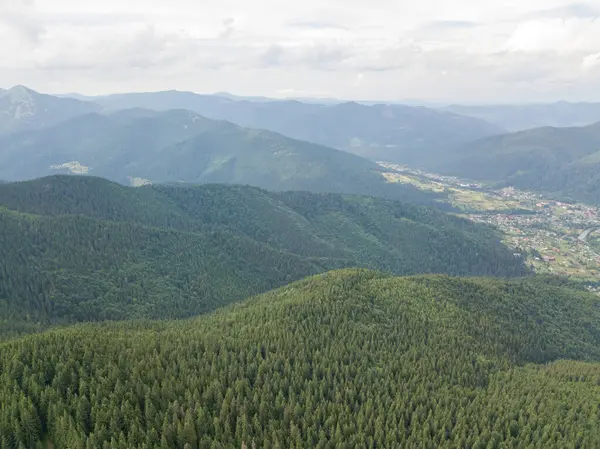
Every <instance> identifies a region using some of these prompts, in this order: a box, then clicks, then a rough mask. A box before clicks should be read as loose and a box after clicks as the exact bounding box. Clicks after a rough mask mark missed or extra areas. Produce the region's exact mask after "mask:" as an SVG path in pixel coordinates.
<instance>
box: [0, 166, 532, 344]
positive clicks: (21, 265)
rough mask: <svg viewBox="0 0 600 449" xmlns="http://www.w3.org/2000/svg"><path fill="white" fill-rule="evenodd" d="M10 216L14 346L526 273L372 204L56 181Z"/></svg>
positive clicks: (485, 239)
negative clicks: (82, 326) (405, 278)
mask: <svg viewBox="0 0 600 449" xmlns="http://www.w3.org/2000/svg"><path fill="white" fill-rule="evenodd" d="M0 206H2V208H0V222H1V226H0V243H1V247H2V248H3V257H2V259H1V260H0V318H1V319H2V322H3V323H4V324H3V326H4V327H5V329H4V330H5V332H4V333H7V332H8V329H9V322H13V325H12V326H10V328H13V330H14V331H18V330H19V328H20V327H21V325H23V326H25V325H27V326H28V325H32V326H37V325H45V324H52V323H61V322H73V321H82V320H102V319H126V318H132V317H133V318H143V317H146V318H167V317H170V318H176V317H183V316H190V315H193V314H197V313H201V312H206V311H208V310H211V309H213V308H215V307H217V306H219V305H222V304H226V303H229V302H232V301H235V300H239V299H242V298H244V297H247V296H249V295H251V294H256V293H259V292H263V291H266V290H269V289H271V288H274V287H277V286H280V285H283V284H285V283H288V282H290V281H293V280H297V279H300V278H302V277H305V276H307V275H310V274H314V273H318V272H322V271H325V270H330V269H335V268H340V267H352V266H361V267H368V268H376V269H381V270H386V271H389V272H393V273H398V274H411V273H450V274H458V275H498V276H515V275H521V274H524V273H525V268H524V267H523V265H522V262H521V261H520V260H519V259H517V258H515V257H514V256H513V255H512V253H511V252H510V251H509V250H508V248H506V247H505V246H503V245H502V244H500V242H499V240H498V236H497V235H496V234H495V232H494V231H492V230H490V229H488V228H485V227H482V226H479V225H475V224H472V223H470V222H467V221H465V220H462V219H459V218H456V217H453V216H450V215H446V214H443V213H441V212H437V211H435V210H432V209H427V208H422V207H418V206H411V205H406V204H403V203H398V202H393V201H387V200H379V199H374V198H370V197H357V196H342V195H335V194H313V193H307V192H288V193H281V194H277V193H270V192H266V191H263V190H260V189H257V188H253V187H242V186H225V185H206V186H194V187H177V186H175V187H173V186H146V187H139V188H133V187H123V186H120V185H119V184H116V183H113V182H109V181H106V180H103V179H100V178H93V177H78V176H54V177H49V178H43V179H38V180H35V181H28V182H22V183H14V184H6V185H2V186H0ZM19 323H20V324H19ZM27 326H26V327H27Z"/></svg>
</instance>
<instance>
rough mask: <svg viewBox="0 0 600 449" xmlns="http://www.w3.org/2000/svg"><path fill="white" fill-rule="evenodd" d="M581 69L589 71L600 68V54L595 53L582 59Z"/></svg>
mask: <svg viewBox="0 0 600 449" xmlns="http://www.w3.org/2000/svg"><path fill="white" fill-rule="evenodd" d="M581 67H582V68H583V69H584V70H590V69H594V68H596V67H600V53H596V54H593V55H587V56H586V57H585V58H583V62H582V63H581Z"/></svg>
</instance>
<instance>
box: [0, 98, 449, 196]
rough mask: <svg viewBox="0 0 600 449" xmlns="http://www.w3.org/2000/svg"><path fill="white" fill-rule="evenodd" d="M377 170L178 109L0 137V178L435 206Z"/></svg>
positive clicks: (86, 119)
mask: <svg viewBox="0 0 600 449" xmlns="http://www.w3.org/2000/svg"><path fill="white" fill-rule="evenodd" d="M381 171H382V169H381V167H379V166H378V165H376V164H375V163H373V162H371V161H368V160H366V159H363V158H360V157H358V156H355V155H352V154H349V153H346V152H343V151H338V150H335V149H333V148H327V147H323V146H320V145H316V144H312V143H308V142H303V141H299V140H294V139H290V138H288V137H284V136H282V135H280V134H275V133H272V132H269V131H259V130H251V129H245V128H240V127H239V126H236V125H233V124H231V123H228V122H223V121H216V120H210V119H207V118H204V117H202V116H200V115H198V114H196V113H193V112H189V111H183V110H176V111H167V112H154V111H148V110H143V109H134V110H127V111H119V112H115V113H113V114H110V115H101V114H87V115H82V116H79V117H76V118H74V119H72V120H69V121H65V122H63V123H61V124H59V125H56V126H54V127H51V128H48V129H42V130H40V131H37V132H28V133H20V134H12V135H9V136H4V137H2V138H0V179H4V180H6V181H19V180H25V179H33V178H37V177H40V176H46V175H49V174H56V173H78V174H91V175H96V176H102V177H106V178H110V179H112V180H115V181H117V182H121V183H132V184H134V185H136V184H143V183H147V182H152V183H170V182H186V183H210V182H221V183H229V184H236V183H237V184H249V185H255V186H258V187H262V188H266V189H269V190H277V191H280V190H310V191H317V192H334V193H352V194H365V195H375V196H381V197H386V198H392V199H401V200H406V201H414V202H419V203H429V204H438V203H434V199H435V198H436V197H435V196H433V195H431V194H427V193H425V192H422V191H419V190H418V189H416V188H413V187H408V186H401V185H398V184H390V183H388V182H386V180H385V178H384V177H383V176H382V174H381Z"/></svg>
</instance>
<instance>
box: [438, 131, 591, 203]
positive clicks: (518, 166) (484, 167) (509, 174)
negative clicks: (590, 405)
mask: <svg viewBox="0 0 600 449" xmlns="http://www.w3.org/2000/svg"><path fill="white" fill-rule="evenodd" d="M427 166H428V167H429V168H431V169H434V170H436V171H439V172H441V173H445V174H453V175H458V176H464V177H467V178H472V179H480V180H487V181H495V182H502V183H506V184H511V185H514V186H515V187H519V188H524V189H532V190H540V191H544V192H550V193H553V194H559V195H564V196H571V197H572V198H574V199H578V200H581V201H587V202H592V203H596V204H599V203H600V123H597V124H595V125H590V126H586V127H583V128H537V129H532V130H528V131H521V132H517V133H512V134H505V135H502V136H495V137H490V138H487V139H483V140H478V141H475V142H473V143H471V144H468V145H465V146H463V147H461V148H459V149H457V150H456V151H453V152H449V153H447V154H446V157H442V158H438V159H437V161H436V160H433V159H432V160H431V161H428V163H427Z"/></svg>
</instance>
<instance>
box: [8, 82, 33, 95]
mask: <svg viewBox="0 0 600 449" xmlns="http://www.w3.org/2000/svg"><path fill="white" fill-rule="evenodd" d="M4 94H5V95H10V96H11V97H32V96H33V95H39V94H38V93H37V92H36V91H34V90H32V89H29V88H28V87H25V86H23V85H20V84H19V85H16V86H13V87H11V88H10V89H8V90H7V91H4Z"/></svg>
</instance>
